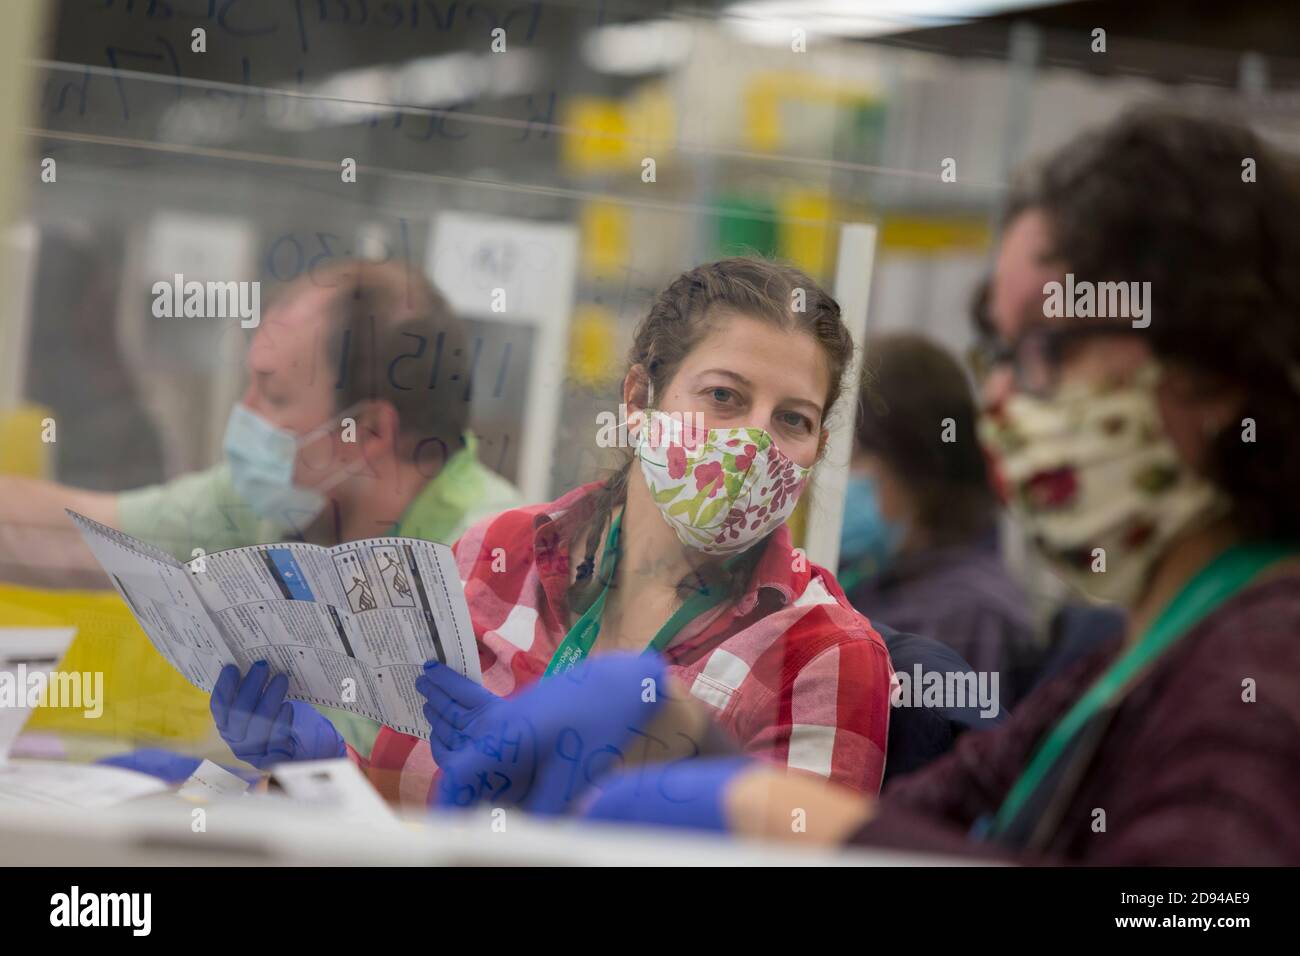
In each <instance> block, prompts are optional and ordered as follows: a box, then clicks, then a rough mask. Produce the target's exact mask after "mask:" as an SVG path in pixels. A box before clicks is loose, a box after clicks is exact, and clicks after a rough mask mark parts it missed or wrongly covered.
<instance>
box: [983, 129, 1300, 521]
mask: <svg viewBox="0 0 1300 956" xmlns="http://www.w3.org/2000/svg"><path fill="white" fill-rule="evenodd" d="M1248 158H1249V159H1251V160H1253V161H1254V168H1255V177H1254V180H1253V181H1249V182H1247V181H1243V176H1242V174H1243V163H1244V162H1245V160H1246V159H1248ZM1029 209H1039V210H1042V211H1043V212H1044V213H1045V214H1046V216H1047V218H1048V221H1049V222H1050V228H1051V233H1052V244H1053V252H1054V253H1055V256H1056V257H1058V258H1060V259H1061V260H1063V261H1064V262H1065V263H1067V264H1068V265H1069V267H1070V269H1071V271H1073V272H1076V273H1081V274H1083V275H1086V276H1087V277H1088V278H1089V279H1094V280H1106V279H1118V280H1124V281H1134V280H1137V281H1149V282H1151V287H1152V290H1153V294H1154V296H1155V297H1156V300H1157V301H1158V302H1159V303H1160V314H1159V315H1157V316H1156V317H1155V319H1154V321H1152V323H1151V327H1150V328H1149V329H1147V330H1146V331H1145V332H1144V334H1145V335H1147V336H1148V337H1149V341H1150V343H1151V348H1152V351H1153V352H1154V353H1155V354H1156V355H1157V356H1158V357H1160V358H1162V359H1165V360H1170V361H1177V362H1181V363H1184V364H1186V365H1188V366H1191V367H1193V368H1196V369H1199V370H1202V371H1204V372H1207V373H1209V374H1210V375H1211V376H1215V377H1218V378H1219V379H1220V380H1224V381H1227V382H1229V383H1233V384H1235V385H1238V386H1240V387H1241V388H1242V390H1243V391H1244V393H1245V403H1244V405H1243V407H1242V409H1241V415H1242V416H1243V417H1249V418H1253V419H1254V420H1255V421H1256V423H1257V427H1258V430H1259V435H1260V436H1261V440H1260V441H1258V442H1244V441H1241V436H1240V431H1239V427H1240V426H1239V425H1233V426H1231V427H1228V428H1225V429H1223V430H1222V431H1221V432H1220V433H1219V434H1218V436H1217V437H1216V438H1215V439H1214V441H1213V444H1212V446H1211V448H1210V451H1209V465H1208V469H1209V477H1210V478H1211V479H1212V480H1213V481H1214V482H1215V483H1216V484H1217V485H1218V486H1219V487H1220V488H1221V489H1222V490H1223V491H1225V492H1226V493H1227V494H1228V495H1229V496H1230V497H1231V498H1232V501H1233V504H1234V507H1235V510H1236V518H1237V522H1238V524H1239V526H1240V527H1241V529H1242V530H1243V531H1244V532H1245V533H1248V534H1256V535H1269V534H1272V535H1279V536H1288V537H1297V536H1300V495H1297V494H1296V488H1297V486H1300V443H1297V442H1295V441H1294V440H1293V439H1292V436H1294V435H1296V434H1297V433H1300V321H1298V320H1297V316H1300V270H1298V269H1297V268H1296V261H1297V258H1300V179H1298V178H1297V168H1296V163H1295V160H1294V157H1292V156H1289V155H1284V154H1282V153H1281V152H1279V151H1275V150H1274V149H1272V148H1271V147H1269V146H1268V145H1266V144H1265V143H1264V142H1263V140H1261V139H1260V137H1258V136H1257V135H1256V134H1255V133H1253V132H1251V131H1250V130H1249V129H1247V128H1246V127H1244V126H1241V125H1238V124H1236V123H1232V122H1225V121H1220V120H1209V119H1201V118H1197V117H1192V116H1187V115H1182V114H1180V113H1176V112H1168V111H1165V110H1162V109H1153V108H1149V107H1143V108H1138V109H1135V110H1134V111H1132V112H1130V113H1128V114H1126V115H1124V116H1122V117H1121V118H1120V119H1119V120H1117V121H1116V122H1114V123H1112V124H1110V125H1109V126H1106V127H1104V128H1102V129H1101V130H1099V131H1089V132H1087V133H1085V134H1083V135H1081V136H1079V137H1078V138H1077V139H1076V140H1075V141H1073V142H1071V143H1068V144H1066V145H1065V146H1064V147H1062V148H1061V149H1060V150H1059V151H1058V152H1057V153H1056V154H1055V155H1053V156H1052V157H1050V158H1049V159H1048V161H1047V162H1045V163H1043V164H1041V165H1039V166H1037V167H1034V168H1032V169H1031V170H1029V171H1028V173H1027V174H1026V175H1025V176H1023V177H1022V178H1021V180H1020V181H1019V183H1017V185H1016V187H1015V189H1014V190H1013V191H1012V193H1011V195H1010V197H1009V201H1008V205H1007V210H1006V214H1005V218H1004V221H1005V222H1010V221H1011V220H1012V219H1014V218H1015V217H1016V216H1018V215H1019V214H1020V213H1022V212H1024V211H1026V210H1029ZM1263 436H1268V437H1267V438H1264V437H1263Z"/></svg>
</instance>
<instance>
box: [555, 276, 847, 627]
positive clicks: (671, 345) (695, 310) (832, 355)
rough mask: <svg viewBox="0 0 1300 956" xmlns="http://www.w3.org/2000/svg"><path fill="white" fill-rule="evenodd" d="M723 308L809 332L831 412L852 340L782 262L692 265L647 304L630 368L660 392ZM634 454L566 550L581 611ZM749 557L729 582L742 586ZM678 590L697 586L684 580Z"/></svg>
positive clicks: (829, 306) (811, 286) (573, 599)
mask: <svg viewBox="0 0 1300 956" xmlns="http://www.w3.org/2000/svg"><path fill="white" fill-rule="evenodd" d="M796 290H802V291H803V297H804V309H803V311H794V309H793V304H794V299H795V293H796ZM725 313H739V314H742V315H745V316H748V317H752V318H756V319H763V320H766V321H768V322H771V323H773V324H774V325H776V326H778V327H779V328H782V329H786V330H789V331H800V332H804V333H806V334H808V335H811V336H812V337H813V338H814V339H815V340H816V341H817V342H818V343H819V344H820V345H821V347H822V352H823V355H824V357H825V359H826V364H827V367H828V370H829V371H830V386H829V388H828V390H827V393H826V401H825V404H824V405H823V416H822V418H823V421H824V420H825V418H826V417H827V416H828V415H829V414H830V411H831V408H832V407H833V406H834V405H835V402H836V399H837V398H838V397H839V395H840V392H841V390H842V389H843V382H844V375H845V372H846V371H847V369H848V367H849V363H850V361H851V360H852V357H853V339H852V337H851V336H850V335H849V331H848V329H847V328H846V327H845V325H844V322H843V321H842V320H841V319H840V307H839V303H837V302H836V301H835V300H834V299H833V298H831V296H830V295H829V294H827V293H826V292H825V291H824V290H823V289H821V288H820V287H819V286H818V285H817V283H816V282H814V281H813V280H812V278H811V277H810V276H808V275H807V274H805V273H804V272H802V271H800V270H799V269H796V268H795V267H794V266H790V265H786V264H784V263H779V262H772V261H770V260H767V259H760V258H758V257H755V256H736V257H733V258H728V259H719V260H718V261H716V262H709V263H706V264H704V265H700V266H696V267H695V268H694V269H690V270H688V271H687V272H684V273H682V274H681V275H680V276H678V277H677V278H676V279H674V280H673V281H672V282H671V283H670V284H669V285H668V287H667V288H666V289H664V291H663V292H661V293H660V294H659V295H658V297H656V299H655V301H654V304H653V305H651V307H650V311H649V313H648V314H647V315H646V317H645V318H644V319H642V320H641V323H640V325H638V326H637V329H636V332H635V334H634V335H633V339H632V348H631V350H630V351H629V353H628V369H629V371H630V370H631V368H632V367H633V366H636V365H640V366H642V367H643V368H644V369H645V371H646V374H647V375H648V377H649V380H650V383H651V384H652V385H653V386H654V393H655V394H656V395H662V394H663V393H664V391H665V390H666V389H667V387H668V383H669V382H671V381H672V379H673V376H675V375H676V374H677V370H678V369H679V368H680V367H681V364H682V362H683V361H684V360H685V358H686V356H687V355H689V354H690V353H691V351H692V350H693V349H694V348H695V347H696V346H697V345H698V344H699V343H700V341H701V340H703V339H704V338H705V337H706V336H707V335H708V334H709V333H710V332H711V331H713V329H714V327H715V325H714V323H715V321H716V319H717V318H718V317H719V316H720V315H722V314H725ZM632 461H633V456H632V455H629V456H628V459H627V461H625V462H624V463H623V464H622V466H620V467H619V469H618V470H617V471H616V472H615V473H614V475H613V476H612V477H611V478H610V479H609V480H608V481H606V482H605V484H604V486H603V487H601V488H600V489H598V490H597V491H596V492H595V493H594V501H593V510H592V513H591V515H590V516H589V517H588V518H587V520H586V521H585V522H583V523H582V524H581V525H580V526H579V527H578V528H577V530H576V531H575V533H574V535H573V537H572V539H571V540H570V547H571V549H573V548H579V547H581V548H583V549H584V551H583V553H585V555H586V560H585V561H584V563H583V569H580V570H579V573H578V578H577V580H576V581H574V583H573V584H572V585H571V586H570V588H569V591H568V600H569V607H570V609H571V610H573V611H574V612H579V613H580V612H581V611H583V610H585V609H586V608H587V607H589V606H590V605H591V603H592V601H594V600H595V599H596V596H597V595H598V594H599V592H600V588H601V587H602V586H603V584H604V583H605V582H604V581H602V580H600V579H599V577H598V576H597V575H594V574H590V573H589V572H587V571H585V570H584V569H590V568H591V567H592V563H593V561H594V557H595V555H596V553H597V549H598V548H599V547H600V544H601V541H600V534H601V531H602V529H603V528H604V525H605V522H606V520H607V519H608V518H609V516H610V514H611V513H612V512H613V510H614V508H615V507H617V506H618V505H619V504H620V503H622V502H623V501H625V500H626V496H627V481H628V473H629V472H630V470H631V465H632ZM746 564H747V563H746V562H740V565H739V566H738V567H737V568H736V570H735V571H734V572H733V575H732V579H731V580H730V581H729V582H727V584H728V585H729V586H731V587H733V588H734V587H735V586H737V585H739V584H742V583H743V580H742V578H743V577H745V576H747V575H748V573H749V568H748V567H747V566H746ZM678 587H679V588H682V589H685V588H695V587H698V584H696V582H694V581H692V580H690V579H689V578H688V579H687V580H684V581H682V582H681V583H679V585H678Z"/></svg>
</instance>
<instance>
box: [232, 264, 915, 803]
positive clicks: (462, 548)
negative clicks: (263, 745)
mask: <svg viewBox="0 0 1300 956" xmlns="http://www.w3.org/2000/svg"><path fill="white" fill-rule="evenodd" d="M852 353H853V344H852V339H851V337H850V335H849V332H848V330H847V329H846V328H845V326H844V323H843V321H842V320H841V318H840V310H839V306H838V305H837V304H836V302H835V300H834V299H832V298H831V297H830V296H829V295H827V294H826V293H825V292H824V291H822V290H821V289H820V288H818V286H817V285H816V283H814V282H813V280H812V279H811V278H809V277H808V276H807V275H805V274H804V273H802V272H800V271H799V270H797V269H794V268H792V267H789V266H786V265H781V264H777V263H773V262H769V261H766V260H762V259H757V258H747V257H746V258H732V259H724V260H721V261H718V262H713V263H709V264H706V265H702V266H699V267H697V268H694V269H692V270H690V271H689V272H686V273H684V274H683V275H681V276H680V277H678V278H677V279H676V280H675V281H674V282H672V283H671V284H670V285H669V286H668V288H667V289H665V290H664V292H663V293H662V294H661V295H659V297H658V298H657V299H656V301H655V302H654V304H653V306H652V307H651V309H650V312H649V314H648V315H647V316H646V318H645V319H644V320H643V321H642V322H641V324H640V327H639V328H638V329H637V331H636V334H635V339H634V342H633V345H632V349H631V353H630V356H629V366H630V367H629V369H628V372H627V375H626V377H625V379H624V383H623V402H624V406H625V408H626V409H628V411H629V415H628V422H627V425H628V427H627V429H626V434H627V435H628V437H629V441H628V444H629V445H632V446H633V450H632V452H631V453H630V454H629V455H628V459H627V461H626V462H625V463H624V464H623V466H622V467H621V468H620V469H619V470H618V471H617V472H616V473H615V474H614V475H613V476H612V477H611V478H609V479H607V480H604V481H593V482H591V483H589V484H585V485H581V486H579V487H577V488H575V489H573V490H571V491H569V492H568V493H567V494H565V495H563V496H562V497H560V498H559V499H558V500H556V501H553V502H550V503H548V504H540V505H534V506H529V507H525V508H518V509H515V510H512V511H507V512H503V513H501V514H499V515H496V516H495V517H492V518H489V519H486V520H484V521H482V522H480V523H479V524H477V525H475V526H473V527H471V528H470V529H469V530H468V531H467V532H466V533H465V534H464V535H463V536H462V537H461V538H460V540H459V541H457V542H456V543H455V545H454V546H453V550H454V552H455V555H456V560H457V562H458V564H459V569H460V575H461V578H462V580H463V581H464V584H465V595H466V599H467V601H468V604H469V609H470V616H471V618H472V620H473V625H474V632H475V634H476V635H477V637H478V641H479V652H480V658H481V663H482V669H483V685H484V688H486V690H487V691H490V692H491V693H492V694H493V695H497V696H501V697H505V696H510V695H512V694H514V693H515V692H516V691H517V690H519V689H521V688H523V687H526V686H528V685H530V684H532V683H534V682H535V681H538V680H539V679H541V678H542V677H543V676H545V675H547V674H551V673H562V672H565V671H567V670H568V669H570V668H571V667H573V666H574V665H575V664H577V663H579V662H580V661H582V660H583V659H584V658H585V657H586V656H588V655H589V654H601V653H604V652H606V651H611V650H629V649H634V650H643V649H646V648H653V649H654V650H656V651H658V652H659V654H660V655H662V659H663V660H664V661H666V671H667V674H668V675H669V677H670V679H671V680H672V681H673V682H674V684H675V686H676V687H678V688H679V689H680V693H681V695H682V696H684V697H687V698H689V699H690V700H691V701H693V703H694V704H696V705H702V708H703V709H704V710H705V711H706V712H708V713H709V714H710V715H711V716H712V717H713V723H714V724H715V725H716V726H718V727H721V728H722V729H724V730H725V731H728V732H729V735H730V736H731V737H732V738H734V742H735V743H736V744H738V745H739V746H740V747H741V748H743V749H744V750H745V751H746V752H748V753H751V754H754V755H758V756H761V757H764V758H768V759H770V760H772V761H774V762H776V763H777V764H779V765H782V766H785V767H789V768H792V769H797V770H801V771H806V772H808V773H810V774H814V775H816V776H818V777H821V778H823V779H828V780H832V781H835V782H837V783H840V784H843V785H846V786H848V787H851V788H853V789H855V790H859V791H864V792H868V793H875V792H877V791H878V790H879V787H880V782H881V776H882V773H883V770H884V757H885V750H886V733H887V731H888V723H889V692H890V685H891V681H892V670H891V667H890V663H889V656H888V653H887V651H886V649H885V645H884V642H883V641H882V640H881V638H880V636H879V635H878V634H877V633H876V632H875V630H874V629H873V628H872V626H871V624H870V623H869V622H868V621H867V619H866V618H864V617H863V616H862V615H861V614H859V613H858V612H856V611H855V610H854V609H853V607H852V606H851V605H850V604H849V602H848V601H847V599H846V598H845V596H844V593H843V591H842V590H841V588H840V586H839V585H838V583H837V582H836V580H835V578H834V577H833V575H832V574H831V573H830V572H828V571H827V570H826V569H824V568H821V567H818V566H817V565H814V564H810V563H809V562H808V560H807V558H806V557H805V556H804V555H803V554H802V553H801V552H799V551H797V550H795V549H794V547H793V546H792V544H791V537H790V530H789V528H788V527H787V525H786V523H785V520H786V518H787V517H788V516H789V514H790V512H791V511H792V510H793V508H794V506H795V504H796V502H797V501H798V498H799V496H800V494H801V492H802V491H803V489H804V487H805V485H806V483H807V481H808V478H809V474H810V471H811V468H812V467H813V465H814V463H815V462H816V461H817V460H818V459H819V457H820V456H821V454H822V453H823V451H824V449H825V446H826V440H827V429H826V418H827V416H828V415H829V413H830V411H831V409H832V407H833V406H834V405H835V402H836V399H837V397H838V396H839V395H840V392H841V390H842V386H843V380H844V378H845V375H846V372H847V369H848V367H849V365H850V361H851V358H852ZM261 679H262V680H265V677H264V676H263V677H262V678H261ZM417 686H418V683H417ZM475 690H477V689H475ZM422 691H423V692H425V693H426V696H427V695H428V691H427V688H422ZM479 693H481V691H480V692H479ZM431 701H432V698H431ZM453 703H455V704H457V705H459V703H460V702H453ZM695 709H698V708H695ZM299 710H302V708H299ZM261 711H262V712H264V713H269V712H270V711H267V710H266V709H265V708H262V709H261ZM426 711H427V708H426ZM316 716H318V715H315V714H314V713H310V712H306V711H303V712H302V713H299V712H298V711H295V713H294V715H293V718H292V722H293V725H294V726H293V733H292V734H291V735H290V736H291V737H292V739H294V740H300V741H301V740H315V741H317V742H319V740H320V739H322V738H329V739H330V740H332V739H333V736H332V735H331V734H328V733H325V734H323V735H318V734H312V733H310V732H309V728H307V727H306V726H305V725H306V724H307V723H310V722H313V721H314V719H315V717H316ZM321 719H323V718H321ZM435 722H436V721H435ZM299 723H302V724H303V725H304V726H303V727H298V724H299ZM273 736H274V735H273ZM279 736H280V737H281V738H283V737H284V736H285V735H279ZM463 743H464V741H462V744H463ZM453 746H454V743H453ZM245 749H247V748H245ZM318 749H319V748H318V747H315V746H304V747H291V748H289V752H288V753H283V754H280V755H279V758H280V759H284V758H285V757H288V758H289V759H293V758H298V759H301V758H304V757H312V756H320V754H318V753H316V752H315V751H316V750H318ZM327 749H331V750H333V749H334V748H327ZM341 749H342V744H341V742H339V744H338V750H341ZM299 751H301V752H299ZM335 752H337V751H335ZM437 752H439V747H438V742H437V741H435V746H434V750H433V751H432V752H431V750H430V745H429V744H428V743H426V742H425V741H423V740H420V739H418V738H415V737H411V736H407V735H403V734H399V733H397V732H395V731H393V730H391V729H390V728H387V727H386V728H384V729H383V730H382V731H381V732H380V735H379V736H378V738H376V741H375V744H374V747H373V748H372V750H371V752H370V754H369V755H368V757H363V756H362V755H360V754H358V753H357V752H356V751H355V750H353V749H352V748H351V747H348V748H347V753H348V754H349V756H351V757H352V758H353V759H355V760H356V761H357V762H358V763H360V764H361V765H362V766H363V767H364V768H365V769H366V771H367V773H368V774H369V776H370V778H371V779H372V781H373V782H374V783H375V784H376V786H377V787H378V788H379V789H380V790H381V792H383V793H384V794H385V796H387V797H388V798H389V799H391V800H394V801H396V802H400V803H403V804H425V803H428V802H429V801H430V800H431V798H432V797H434V796H435V793H434V780H435V774H436V771H437V765H436V763H435V760H434V753H437ZM331 755H332V754H331Z"/></svg>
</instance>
